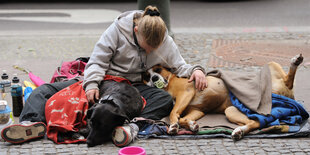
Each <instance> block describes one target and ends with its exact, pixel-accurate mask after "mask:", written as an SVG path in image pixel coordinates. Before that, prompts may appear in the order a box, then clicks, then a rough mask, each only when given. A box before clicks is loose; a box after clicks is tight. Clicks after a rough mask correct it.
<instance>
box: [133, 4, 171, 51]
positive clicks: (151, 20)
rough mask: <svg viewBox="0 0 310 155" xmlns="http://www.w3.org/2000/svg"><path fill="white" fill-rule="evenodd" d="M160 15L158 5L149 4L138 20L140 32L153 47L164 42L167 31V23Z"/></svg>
mask: <svg viewBox="0 0 310 155" xmlns="http://www.w3.org/2000/svg"><path fill="white" fill-rule="evenodd" d="M159 15H160V13H159V11H158V9H157V7H153V6H150V5H149V6H147V7H146V8H145V10H144V14H143V16H142V18H140V19H139V20H138V21H137V22H136V24H137V25H138V32H139V33H141V34H142V36H143V38H144V39H145V41H146V43H147V44H148V45H149V46H151V47H153V48H157V47H158V46H159V45H160V44H161V43H162V42H163V40H164V37H165V33H166V24H165V22H164V21H163V19H162V18H161V17H160V16H159Z"/></svg>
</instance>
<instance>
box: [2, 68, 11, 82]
mask: <svg viewBox="0 0 310 155" xmlns="http://www.w3.org/2000/svg"><path fill="white" fill-rule="evenodd" d="M1 78H2V79H3V80H6V79H8V78H9V75H8V74H6V70H3V74H2V75H1Z"/></svg>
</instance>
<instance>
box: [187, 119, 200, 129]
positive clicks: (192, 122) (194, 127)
mask: <svg viewBox="0 0 310 155" xmlns="http://www.w3.org/2000/svg"><path fill="white" fill-rule="evenodd" d="M188 125H189V129H190V130H191V131H193V132H197V131H198V130H199V125H198V124H197V123H196V121H189V122H188Z"/></svg>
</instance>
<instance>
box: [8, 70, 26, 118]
mask: <svg viewBox="0 0 310 155" xmlns="http://www.w3.org/2000/svg"><path fill="white" fill-rule="evenodd" d="M11 96H12V102H13V103H12V104H13V115H14V116H15V117H19V115H20V114H21V112H22V110H23V107H24V105H23V104H24V103H23V88H22V85H21V84H20V83H19V78H18V77H17V76H16V75H15V76H14V77H13V79H12V86H11Z"/></svg>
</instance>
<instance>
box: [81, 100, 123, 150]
mask: <svg viewBox="0 0 310 155" xmlns="http://www.w3.org/2000/svg"><path fill="white" fill-rule="evenodd" d="M87 118H89V121H88V123H89V126H90V132H89V134H88V136H87V141H86V143H87V145H88V146H89V147H92V146H95V145H99V144H102V143H104V142H107V141H109V140H111V135H112V132H113V130H114V129H115V127H117V126H121V125H122V124H124V122H125V120H126V119H127V116H126V115H125V114H124V112H123V111H122V110H121V109H120V107H119V106H118V105H117V104H115V103H114V102H113V100H100V101H99V103H97V104H95V105H93V106H92V107H91V108H90V109H88V111H87Z"/></svg>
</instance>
